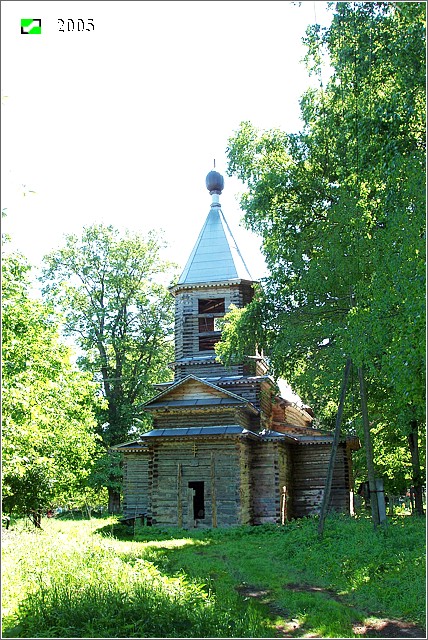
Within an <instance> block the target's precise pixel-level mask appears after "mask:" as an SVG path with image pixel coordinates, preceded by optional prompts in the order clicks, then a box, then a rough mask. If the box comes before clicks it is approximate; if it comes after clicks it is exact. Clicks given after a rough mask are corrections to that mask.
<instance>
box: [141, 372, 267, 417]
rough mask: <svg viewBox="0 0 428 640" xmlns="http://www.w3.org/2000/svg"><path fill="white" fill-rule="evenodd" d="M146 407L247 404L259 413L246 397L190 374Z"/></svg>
mask: <svg viewBox="0 0 428 640" xmlns="http://www.w3.org/2000/svg"><path fill="white" fill-rule="evenodd" d="M143 406H144V409H146V410H148V411H150V410H156V409H162V408H167V407H169V408H174V407H177V408H180V407H182V408H184V407H187V408H192V407H195V408H197V407H209V406H211V407H236V406H245V407H249V408H251V409H252V410H253V411H254V412H256V413H258V412H257V410H256V409H255V407H253V405H252V404H251V403H250V402H248V400H246V399H245V398H242V397H241V396H238V395H237V394H235V393H232V392H230V391H227V390H226V389H221V388H220V387H217V386H216V385H215V384H212V383H210V382H206V381H205V380H202V379H201V378H197V377H196V376H193V375H189V376H187V377H186V378H184V379H183V380H180V381H179V382H177V383H176V384H173V385H172V386H170V387H169V388H168V389H166V390H165V391H163V392H161V393H159V394H158V395H157V396H155V397H154V398H153V399H152V400H150V401H149V402H146V403H145V404H144V405H143Z"/></svg>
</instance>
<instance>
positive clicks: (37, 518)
mask: <svg viewBox="0 0 428 640" xmlns="http://www.w3.org/2000/svg"><path fill="white" fill-rule="evenodd" d="M30 519H31V522H32V523H33V524H34V526H35V527H36V529H41V528H42V511H41V509H32V510H31V513H30Z"/></svg>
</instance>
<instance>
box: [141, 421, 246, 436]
mask: <svg viewBox="0 0 428 640" xmlns="http://www.w3.org/2000/svg"><path fill="white" fill-rule="evenodd" d="M246 434H251V435H254V436H255V435H257V434H255V433H252V431H248V430H247V429H243V428H242V427H240V426H239V425H236V424H233V425H223V426H216V427H188V428H185V429H183V428H180V427H177V428H175V429H174V428H172V429H152V430H151V431H148V432H147V433H143V435H142V436H141V438H164V437H175V438H178V437H185V436H192V437H194V436H233V435H246Z"/></svg>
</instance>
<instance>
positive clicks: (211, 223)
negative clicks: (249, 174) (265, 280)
mask: <svg viewBox="0 0 428 640" xmlns="http://www.w3.org/2000/svg"><path fill="white" fill-rule="evenodd" d="M206 186H207V189H208V191H209V192H210V194H211V196H212V202H211V209H210V212H209V214H208V216H207V219H206V220H205V224H204V226H203V227H202V230H201V232H200V234H199V237H198V239H197V241H196V244H195V246H194V247H193V251H192V253H191V254H190V257H189V259H188V261H187V264H186V266H185V267H184V270H183V273H182V274H181V276H180V278H179V280H178V283H177V284H178V285H183V284H196V283H201V284H202V283H209V282H225V281H229V280H249V281H252V280H253V279H252V277H251V275H250V272H249V271H248V268H247V265H246V264H245V261H244V259H243V257H242V255H241V252H240V251H239V248H238V245H237V244H236V241H235V238H234V237H233V235H232V232H231V230H230V227H229V225H228V224H227V220H226V218H225V217H224V214H223V212H222V210H221V206H220V195H221V193H222V191H223V187H224V179H223V176H222V175H221V174H220V173H218V172H217V171H210V172H209V174H208V175H207V177H206Z"/></svg>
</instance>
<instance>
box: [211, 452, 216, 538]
mask: <svg viewBox="0 0 428 640" xmlns="http://www.w3.org/2000/svg"><path fill="white" fill-rule="evenodd" d="M211 509H212V524H213V527H214V528H216V527H217V496H216V469H215V456H214V451H211Z"/></svg>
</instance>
